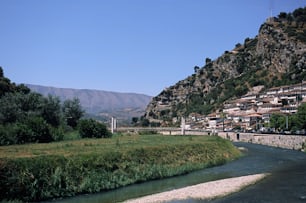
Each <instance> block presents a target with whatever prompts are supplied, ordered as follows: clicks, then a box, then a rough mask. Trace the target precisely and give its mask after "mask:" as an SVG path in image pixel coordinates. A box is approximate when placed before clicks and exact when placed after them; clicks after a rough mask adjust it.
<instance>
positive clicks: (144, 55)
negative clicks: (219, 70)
mask: <svg viewBox="0 0 306 203" xmlns="http://www.w3.org/2000/svg"><path fill="white" fill-rule="evenodd" d="M304 6H306V0H0V10H1V12H0V66H2V67H3V69H4V73H5V75H6V76H7V77H8V78H10V79H11V81H12V82H15V83H31V84H39V85H47V86H55V87H68V88H78V89H99V90H107V91H116V92H135V93H144V94H147V95H151V96H155V95H157V94H159V93H160V92H161V91H162V90H163V89H164V88H165V87H168V86H171V85H173V84H175V83H176V82H178V81H179V80H182V79H184V78H186V77H187V76H189V75H191V74H192V73H193V71H194V69H193V68H194V66H200V67H202V66H203V65H204V61H205V58H206V57H209V58H211V59H215V58H217V57H218V56H220V55H221V54H222V53H224V51H226V50H232V49H233V48H234V47H235V44H237V43H243V42H244V39H245V38H247V37H250V38H253V37H255V36H256V35H257V33H258V29H259V27H260V25H261V24H262V23H263V22H264V21H265V20H266V19H267V18H268V17H269V16H270V10H271V8H272V14H273V15H274V16H276V15H278V14H279V12H281V11H285V12H292V11H293V10H294V9H296V8H299V7H304Z"/></svg>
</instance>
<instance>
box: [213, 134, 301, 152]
mask: <svg viewBox="0 0 306 203" xmlns="http://www.w3.org/2000/svg"><path fill="white" fill-rule="evenodd" d="M218 135H219V136H220V137H223V138H225V139H230V140H231V141H240V142H250V143H255V144H262V145H268V146H273V147H280V148H285V149H294V150H301V149H302V148H303V146H304V145H305V143H306V136H299V135H281V134H253V133H236V132H219V133H218Z"/></svg>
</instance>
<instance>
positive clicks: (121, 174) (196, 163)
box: [0, 135, 240, 201]
mask: <svg viewBox="0 0 306 203" xmlns="http://www.w3.org/2000/svg"><path fill="white" fill-rule="evenodd" d="M88 141H91V139H87V140H83V141H82V142H81V140H76V141H70V142H67V143H65V144H64V143H63V144H62V145H61V143H59V144H56V143H50V144H48V149H51V148H52V146H54V145H56V146H54V147H55V150H56V153H52V152H50V151H48V150H46V147H45V146H44V148H43V149H41V150H43V152H44V153H48V154H53V155H42V156H32V157H29V156H25V155H23V156H22V157H20V156H17V157H11V156H10V155H9V154H12V153H13V152H12V151H14V149H15V148H14V147H16V146H9V148H11V149H10V150H9V152H7V153H9V154H7V155H6V156H5V157H6V158H0V174H1V175H0V185H1V187H0V201H1V200H3V199H18V200H22V201H40V200H44V199H51V198H56V197H63V196H72V195H75V194H80V193H93V192H99V191H103V190H109V189H114V188H118V187H122V186H125V185H128V184H132V183H137V182H143V181H147V180H152V179H160V178H164V177H169V176H174V175H179V174H184V173H188V172H190V171H193V170H197V169H202V168H205V167H210V166H214V165H219V164H223V163H225V162H226V161H229V160H232V159H234V158H237V157H238V156H239V154H240V153H239V151H238V150H237V149H236V148H235V147H234V146H233V145H232V144H231V143H230V142H229V141H227V140H224V139H221V138H219V137H206V136H194V137H191V136H189V137H185V136H180V137H172V136H159V135H146V136H122V137H117V138H112V139H103V140H101V139H100V140H94V142H90V143H91V144H90V143H89V142H88ZM157 143H159V144H157ZM160 143H163V144H160ZM80 144H83V145H80ZM81 146H82V147H81ZM32 147H39V145H35V146H32ZM6 148H8V147H6ZM28 148H29V146H28V147H27V149H28ZM18 150H20V148H18V149H17V151H18ZM33 150H34V149H33ZM63 150H64V151H63ZM74 150H75V151H74ZM73 151H74V153H73V154H71V155H66V154H67V153H68V154H69V153H71V152H73ZM35 153H37V151H36V150H35ZM15 154H17V152H15ZM22 154H24V153H22Z"/></svg>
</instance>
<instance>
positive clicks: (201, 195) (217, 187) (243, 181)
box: [124, 173, 268, 203]
mask: <svg viewBox="0 0 306 203" xmlns="http://www.w3.org/2000/svg"><path fill="white" fill-rule="evenodd" d="M267 175H268V173H262V174H255V175H247V176H242V177H235V178H227V179H223V180H217V181H211V182H207V183H202V184H198V185H194V186H189V187H185V188H181V189H176V190H171V191H168V192H162V193H158V194H154V195H149V196H145V197H141V198H137V199H132V200H128V201H125V202H124V203H161V202H171V201H180V200H187V199H198V200H203V199H214V198H217V197H224V196H226V195H228V194H231V193H235V192H238V191H240V190H242V189H243V188H245V187H247V186H249V185H252V184H255V183H256V182H258V181H260V180H262V179H263V178H265V177H266V176H267Z"/></svg>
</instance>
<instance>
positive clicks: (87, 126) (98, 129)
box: [78, 119, 111, 138]
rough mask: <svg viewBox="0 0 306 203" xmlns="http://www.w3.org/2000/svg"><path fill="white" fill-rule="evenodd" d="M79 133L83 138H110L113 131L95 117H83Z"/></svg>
mask: <svg viewBox="0 0 306 203" xmlns="http://www.w3.org/2000/svg"><path fill="white" fill-rule="evenodd" d="M78 127H79V133H80V136H81V137H82V138H85V137H88V138H93V137H95V138H108V137H111V133H110V132H109V130H107V128H106V126H105V125H104V124H102V123H99V122H98V121H95V120H93V119H83V120H80V122H79V125H78Z"/></svg>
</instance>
